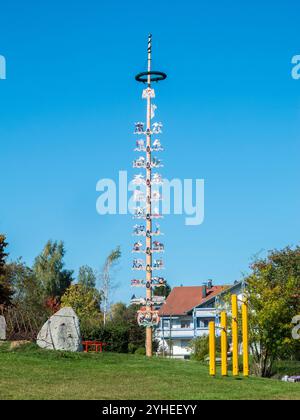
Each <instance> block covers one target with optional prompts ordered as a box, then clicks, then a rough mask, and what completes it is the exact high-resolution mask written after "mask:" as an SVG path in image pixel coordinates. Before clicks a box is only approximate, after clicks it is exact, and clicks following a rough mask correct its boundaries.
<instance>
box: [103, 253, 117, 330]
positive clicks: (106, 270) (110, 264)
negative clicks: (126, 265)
mask: <svg viewBox="0 0 300 420" xmlns="http://www.w3.org/2000/svg"><path fill="white" fill-rule="evenodd" d="M121 255H122V254H121V250H120V247H119V246H118V247H117V248H116V249H114V250H113V251H111V253H110V254H109V256H108V257H107V258H106V260H105V263H104V266H103V270H102V274H101V281H102V299H103V322H104V325H105V324H106V319H107V312H108V306H109V298H110V293H111V289H112V272H111V271H112V269H113V268H114V267H115V266H116V264H117V263H118V262H119V259H120V258H121Z"/></svg>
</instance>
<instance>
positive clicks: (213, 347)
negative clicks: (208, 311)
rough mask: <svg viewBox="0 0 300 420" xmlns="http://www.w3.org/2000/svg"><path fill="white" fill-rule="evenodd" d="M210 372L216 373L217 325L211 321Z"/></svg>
mask: <svg viewBox="0 0 300 420" xmlns="http://www.w3.org/2000/svg"><path fill="white" fill-rule="evenodd" d="M209 374H210V375H211V376H215V375H216V325H215V323H214V322H213V321H211V322H210V323H209Z"/></svg>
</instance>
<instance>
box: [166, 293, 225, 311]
mask: <svg viewBox="0 0 300 420" xmlns="http://www.w3.org/2000/svg"><path fill="white" fill-rule="evenodd" d="M204 287H205V286H182V287H174V289H173V290H172V292H171V293H170V295H169V296H168V298H167V300H166V302H165V303H164V305H163V306H162V307H161V309H160V311H159V315H160V316H164V315H185V314H187V312H189V311H190V310H192V309H193V308H195V307H196V306H199V305H201V304H203V303H205V302H206V301H208V300H210V299H211V298H212V297H214V296H216V295H218V294H219V293H221V292H223V291H224V290H226V289H228V286H212V287H211V288H207V289H206V297H205V298H204V291H203V288H204Z"/></svg>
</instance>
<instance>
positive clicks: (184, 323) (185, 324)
mask: <svg viewBox="0 0 300 420" xmlns="http://www.w3.org/2000/svg"><path fill="white" fill-rule="evenodd" d="M180 326H181V328H190V326H191V321H188V320H186V319H183V320H182V321H181V322H180Z"/></svg>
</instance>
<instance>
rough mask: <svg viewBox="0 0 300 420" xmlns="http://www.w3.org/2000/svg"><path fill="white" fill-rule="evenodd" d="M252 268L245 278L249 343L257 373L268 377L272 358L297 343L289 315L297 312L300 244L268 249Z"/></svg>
mask: <svg viewBox="0 0 300 420" xmlns="http://www.w3.org/2000/svg"><path fill="white" fill-rule="evenodd" d="M251 269H252V273H251V274H250V275H249V276H248V277H247V278H246V279H245V282H246V285H247V287H246V296H247V298H248V301H249V306H250V311H249V312H250V315H249V327H250V343H251V348H252V352H253V358H254V363H255V370H256V373H257V374H258V375H260V376H263V377H267V376H270V375H271V372H272V366H273V363H274V361H275V360H276V359H278V358H282V357H287V355H289V356H290V357H292V355H293V354H295V352H296V348H297V345H298V343H297V342H296V340H293V338H292V336H291V331H292V318H293V317H294V316H295V315H298V314H299V312H300V292H299V291H300V247H296V248H295V249H291V248H289V247H288V248H285V249H283V250H281V251H277V250H274V251H271V252H270V253H269V254H268V256H267V258H265V259H260V260H257V261H255V262H254V263H253V264H252V265H251Z"/></svg>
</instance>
